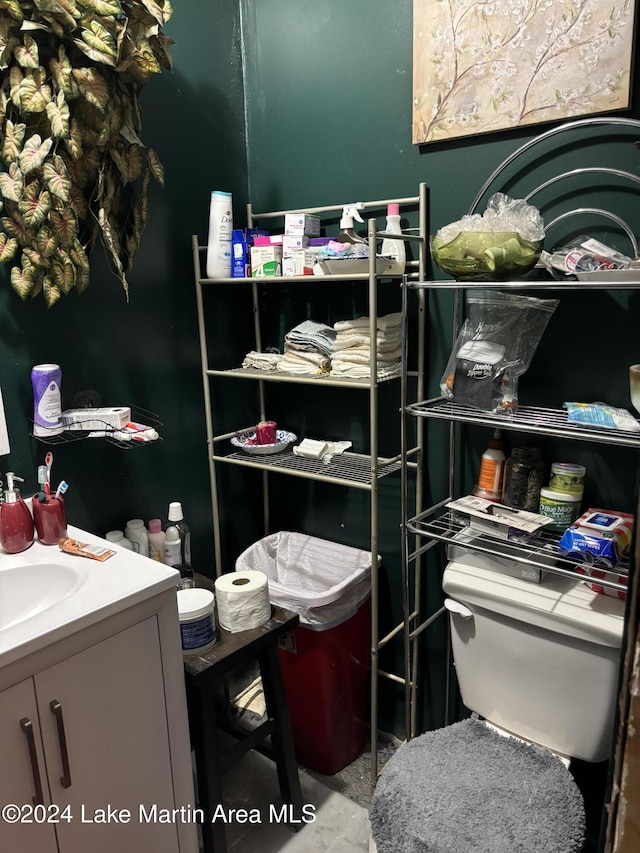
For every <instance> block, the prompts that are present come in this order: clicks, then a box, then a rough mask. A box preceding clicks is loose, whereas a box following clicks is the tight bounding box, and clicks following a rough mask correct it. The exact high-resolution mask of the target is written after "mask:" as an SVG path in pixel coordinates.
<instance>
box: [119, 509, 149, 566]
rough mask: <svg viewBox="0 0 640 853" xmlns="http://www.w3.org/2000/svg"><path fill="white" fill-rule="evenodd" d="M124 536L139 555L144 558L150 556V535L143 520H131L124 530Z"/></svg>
mask: <svg viewBox="0 0 640 853" xmlns="http://www.w3.org/2000/svg"><path fill="white" fill-rule="evenodd" d="M124 535H125V536H126V537H127V539H128V540H129V542H131V544H132V545H133V550H134V551H135V552H136V553H137V554H142V556H143V557H148V556H149V535H148V533H147V528H146V527H145V526H144V521H143V520H142V519H141V518H130V519H129V521H127V526H126V527H125V529H124Z"/></svg>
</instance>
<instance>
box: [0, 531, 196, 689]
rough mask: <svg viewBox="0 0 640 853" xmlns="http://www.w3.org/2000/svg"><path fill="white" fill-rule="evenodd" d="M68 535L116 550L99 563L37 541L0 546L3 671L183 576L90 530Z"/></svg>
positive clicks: (0, 666)
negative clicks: (8, 549)
mask: <svg viewBox="0 0 640 853" xmlns="http://www.w3.org/2000/svg"><path fill="white" fill-rule="evenodd" d="M69 536H71V537H73V538H74V539H78V540H79V541H80V542H85V543H88V544H91V545H99V546H101V547H103V548H104V547H106V548H110V550H113V551H114V552H115V553H114V554H113V556H112V557H110V558H109V559H108V560H106V561H104V562H99V561H97V560H90V559H87V558H86V557H79V556H76V555H74V554H67V553H65V552H63V551H61V550H60V549H59V548H58V547H57V546H55V545H42V543H40V542H38V541H36V542H34V543H33V545H32V546H31V547H30V548H28V549H27V550H26V551H23V552H22V553H20V554H6V553H4V552H3V551H2V550H1V549H0V673H1V671H2V669H3V667H5V666H7V665H8V664H11V663H13V662H15V661H17V660H19V659H21V658H24V657H26V656H27V655H28V654H30V653H32V652H35V651H38V650H40V649H45V648H48V647H49V646H50V645H51V644H52V643H55V642H57V641H58V640H62V639H64V638H65V637H67V636H69V635H71V634H73V633H75V632H76V631H79V630H82V629H83V628H85V627H88V626H90V625H94V624H96V623H97V622H99V621H100V620H102V619H105V618H107V617H108V616H112V615H114V614H116V613H119V612H121V611H123V610H126V609H127V608H128V607H131V606H133V605H135V604H137V603H139V602H142V601H146V600H147V599H149V598H150V597H151V596H152V595H153V594H155V593H158V592H161V591H164V590H166V589H175V587H176V578H177V577H179V575H178V573H177V572H176V570H175V569H171V568H169V566H165V565H163V564H162V563H158V562H156V561H155V560H150V559H149V558H148V557H141V556H140V555H139V554H134V553H133V552H132V551H125V550H124V549H119V548H117V547H116V548H113V549H111V547H110V546H111V543H109V542H106V541H105V540H104V539H100V538H99V537H97V536H94V535H93V534H92V533H89V532H88V531H86V530H80V529H78V528H74V527H71V526H70V527H69ZM176 606H177V605H176Z"/></svg>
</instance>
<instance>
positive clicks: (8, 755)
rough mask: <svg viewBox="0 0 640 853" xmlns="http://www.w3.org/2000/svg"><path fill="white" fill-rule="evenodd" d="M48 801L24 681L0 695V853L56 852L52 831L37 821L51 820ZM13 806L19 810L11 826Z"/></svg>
mask: <svg viewBox="0 0 640 853" xmlns="http://www.w3.org/2000/svg"><path fill="white" fill-rule="evenodd" d="M36 802H39V806H38V808H35V803H36ZM50 802H51V800H50V797H49V786H48V784H47V779H46V768H45V763H44V756H43V753H42V741H41V738H40V729H39V723H38V709H37V706H36V697H35V692H34V689H33V680H32V679H31V678H28V679H27V680H26V681H21V682H20V683H19V684H15V685H14V686H13V687H9V688H8V689H7V690H3V691H2V693H0V808H2V809H3V811H2V816H1V817H0V850H6V851H9V850H11V851H12V853H36V851H37V853H57V851H58V847H57V844H56V836H55V826H54V825H53V824H49V823H46V822H42V821H43V818H46V817H47V816H49V817H50V818H51V817H54V815H53V813H52V811H48V809H49V804H50ZM13 806H15V807H18V808H19V810H20V811H19V812H18V813H19V814H20V819H19V820H17V821H16V822H12V821H14V820H15V817H16V809H15V808H13ZM32 809H33V811H32Z"/></svg>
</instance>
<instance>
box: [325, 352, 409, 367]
mask: <svg viewBox="0 0 640 853" xmlns="http://www.w3.org/2000/svg"><path fill="white" fill-rule="evenodd" d="M399 361H400V351H399V350H394V352H392V353H380V354H379V355H378V356H377V362H378V364H395V363H396V362H399ZM370 363H371V353H370V352H369V350H368V349H360V347H351V348H350V349H346V350H341V351H340V352H337V353H336V354H335V355H334V356H333V358H332V359H331V366H332V367H333V365H334V364H370Z"/></svg>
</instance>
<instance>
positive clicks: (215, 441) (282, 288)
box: [192, 184, 427, 779]
mask: <svg viewBox="0 0 640 853" xmlns="http://www.w3.org/2000/svg"><path fill="white" fill-rule="evenodd" d="M390 203H397V204H398V205H399V207H400V213H401V215H402V216H403V217H406V215H407V213H408V212H411V215H412V216H414V217H415V215H416V211H417V218H418V226H417V228H416V227H414V228H412V229H411V230H408V231H405V232H404V234H403V236H402V238H401V237H399V235H396V234H394V235H391V234H388V235H387V234H386V233H385V232H384V231H380V230H378V229H377V225H376V219H369V220H368V221H367V225H368V228H367V233H368V242H369V263H368V271H363V272H358V273H355V274H351V273H349V274H343V275H335V274H331V275H324V276H291V277H289V276H286V277H285V276H278V277H256V278H225V279H207V278H205V277H204V272H203V269H204V266H205V265H204V263H203V260H204V257H205V255H206V246H202V245H199V244H198V239H197V237H195V236H194V237H193V241H192V248H193V262H194V270H195V285H196V299H197V308H198V322H199V331H200V347H201V362H202V382H203V394H204V403H205V418H206V428H207V443H208V461H209V476H210V484H211V498H212V508H213V530H214V546H215V560H216V572H217V574H221V573H222V572H223V571H230V570H232V569H233V563H232V562H231V563H229V562H227V564H226V565H224V564H223V563H224V557H223V548H222V536H223V529H224V528H223V525H221V514H222V513H221V510H222V508H224V507H227V508H228V507H229V506H230V502H229V500H228V497H229V495H228V494H227V493H225V491H224V489H223V488H221V485H220V484H221V482H222V477H221V476H220V466H229V465H230V466H234V467H236V470H237V469H238V468H240V469H244V471H247V472H248V470H249V469H252V470H253V471H254V472H256V471H258V472H262V495H261V503H262V508H263V529H264V535H267V534H268V533H271V532H274V531H273V529H272V527H271V521H270V501H271V502H272V501H273V494H272V491H273V486H271V487H270V483H272V482H273V481H272V480H270V478H271V477H272V475H277V474H280V475H285V476H287V477H296V478H302V479H305V480H312V481H313V480H315V481H318V482H322V483H329V484H333V485H335V486H337V487H341V488H348V489H357V490H360V491H365V492H367V493H368V495H369V497H370V509H369V519H370V529H369V533H370V536H369V543H368V545H369V547H370V551H371V553H372V554H373V555H376V554H378V553H379V527H380V523H379V484H380V481H381V480H382V479H383V478H385V477H388V476H389V475H393V474H396V475H397V474H398V472H399V470H400V456H399V453H398V451H399V445H400V427H399V418H398V415H397V399H398V398H397V397H396V403H395V406H394V411H393V413H389V412H387V411H380V406H379V396H380V390H381V386H382V385H384V384H388V383H389V382H393V383H395V385H396V389H397V387H398V383H399V379H398V378H397V377H396V378H395V379H392V380H389V379H386V380H381V379H379V378H377V371H376V364H377V351H376V334H375V332H376V322H377V318H378V316H379V315H380V313H381V312H380V311H379V301H380V296H381V294H383V295H384V296H387V295H389V294H390V295H391V298H392V301H393V303H394V304H395V308H394V309H392V310H393V311H396V312H397V311H398V310H399V302H400V299H399V296H400V294H399V281H400V278H399V277H397V276H396V277H395V278H393V277H390V276H389V275H388V274H387V275H385V274H380V272H379V271H378V270H377V269H376V265H375V262H374V259H375V256H376V251H379V243H380V241H381V240H382V239H383V238H384V237H385V236H388V237H393V239H404V240H405V241H406V242H407V246H412V247H413V256H414V259H413V260H410V261H408V262H407V266H406V275H407V277H408V278H412V279H417V280H421V279H423V278H424V276H425V253H426V234H427V227H426V219H425V211H426V186H425V185H424V184H421V185H420V190H419V195H418V196H415V197H409V198H391V199H383V200H379V201H370V202H365V203H364V206H363V211H362V213H363V216H364V217H366V216H367V213H371V212H378V213H380V214H381V215H382V219H383V221H384V215H385V214H386V208H387V205H388V204H390ZM344 206H345V204H344V203H343V204H339V205H332V206H326V207H314V208H307V207H305V208H296V209H294V210H281V211H269V212H265V213H257V212H255V211H254V210H253V208H252V206H251V205H249V206H248V211H247V224H248V226H249V227H252V228H257V227H260V228H267V229H269V230H270V231H271V232H272V233H279V231H278V229H280V232H281V231H282V229H283V224H284V217H285V215H286V214H288V213H298V212H301V211H304V212H306V213H309V214H313V215H317V216H320V217H321V218H323V219H326V220H327V221H330V222H332V223H333V224H332V225H331V226H329V227H327V228H326V230H327V233H337V221H338V220H339V218H340V211H341V210H342V209H343V207H344ZM323 224H324V223H323ZM224 288H227V293H228V289H229V288H235V292H236V294H238V291H239V289H244V292H245V293H246V291H247V290H248V291H249V293H250V297H249V293H247V297H248V298H246V300H245V306H246V307H247V308H248V309H249V310H252V311H253V335H248V336H247V340H246V341H245V348H244V349H243V350H242V352H240V351H238V353H237V355H236V358H237V361H236V363H235V364H227V365H225V364H224V363H221V361H223V359H224V354H223V355H222V358H221V352H222V353H224V352H225V350H229V349H230V346H229V341H228V339H229V337H230V336H231V335H232V334H233V331H234V328H235V327H234V326H233V325H232V324H231V323H230V320H229V318H227V321H226V328H223V324H221V323H220V320H219V318H218V321H217V322H218V326H217V328H218V332H219V334H223V335H224V337H225V338H226V339H227V340H225V341H223V340H221V339H220V337H216V332H215V325H214V321H215V320H216V318H217V314H218V311H217V309H218V306H219V304H220V301H219V300H220V299H221V297H220V298H219V300H216V298H215V294H216V293H220V291H221V289H224ZM382 289H384V292H383V290H382ZM294 291H295V294H294ZM356 291H357V292H356ZM301 292H303V293H305V294H307V305H306V306H305V307H304V309H303V310H304V311H308V312H309V313H301V314H298V315H297V317H296V319H295V320H293V323H292V325H286V324H287V322H289V321H288V320H286V319H285V313H284V307H283V306H285V305H287V304H288V302H289V301H291V300H292V299H293V298H296V297H297V295H298V294H300V293H301ZM345 293H347V294H353V301H352V302H349V300H348V299H347V300H346V301H347V303H348V305H349V308H348V310H349V311H351V312H352V311H353V310H354V307H353V306H354V304H356V302H358V303H359V304H361V305H366V313H367V315H368V316H369V319H370V325H369V332H370V341H371V345H370V357H369V364H370V365H371V373H372V378H371V379H361V378H348V377H343V378H341V377H336V376H331V375H329V374H324V375H297V374H293V373H287V372H284V371H280V370H260V369H256V368H243V367H241V366H239V362H240V361H241V360H242V357H243V355H244V354H245V353H246V352H248V351H249V350H251V349H254V350H256V351H257V352H260V353H262V352H264V351H265V349H266V347H267V346H269V344H271V343H274V342H275V341H274V339H271V340H269V339H268V338H267V337H266V334H265V326H266V325H267V322H269V323H270V324H271V325H273V323H274V322H275V323H276V324H277V323H279V329H280V333H279V337H278V341H277V343H278V345H279V347H280V348H281V347H282V339H283V337H284V334H285V333H286V332H287V331H289V329H290V328H292V327H293V325H297V324H298V323H301V322H302V321H304V320H306V319H312V320H314V321H316V322H322V323H326V324H327V325H332V324H333V323H334V322H335V321H337V320H343V319H351V317H352V316H354V315H353V314H348V315H347V314H346V313H345V314H338V315H337V316H336V311H337V310H338V309H337V307H336V306H337V305H343V304H344V302H345V296H344V294H345ZM275 294H277V298H276V297H275ZM292 294H293V295H292ZM268 297H271V299H269V298H268ZM362 297H366V300H363V299H362ZM265 305H267V309H265ZM276 306H277V307H276ZM269 309H270V310H271V315H270V316H267V312H268V310H269ZM274 313H277V314H279V316H278V317H276V318H274V317H273V316H272V315H273V314H274ZM361 313H364V311H362V312H361ZM385 313H386V312H385ZM389 313H391V312H389ZM355 316H358V315H357V314H356V315H355ZM423 317H424V315H423V314H422V315H421V317H420V322H422V320H423ZM236 321H237V318H236ZM212 328H213V330H212ZM421 328H422V329H423V326H421ZM421 334H422V333H421ZM239 382H240V383H241V384H242V398H241V399H242V400H243V402H245V401H247V400H252V401H253V408H252V409H251V408H250V407H247V408H248V410H249V411H251V412H253V415H250V417H252V420H251V421H249V423H241V424H238V423H237V422H236V424H235V426H234V425H233V424H232V423H228V422H226V423H225V415H226V411H225V408H226V407H225V405H224V399H225V394H231V393H232V391H233V390H235V387H236V386H238V383H239ZM276 384H277V385H278V386H281V387H283V388H286V389H287V398H288V399H290V400H291V404H290V406H287V409H289V408H290V409H291V411H292V412H295V411H296V407H298V409H299V408H300V404H299V403H296V392H297V389H300V388H301V386H302V385H306V386H308V387H312V388H313V391H314V396H315V398H316V399H317V400H318V401H320V400H321V401H322V407H320V406H319V405H318V406H316V410H317V411H318V410H319V411H320V415H321V416H320V417H319V418H318V420H317V423H314V432H313V433H310V434H308V435H306V436H305V435H299V436H298V438H297V442H299V441H301V440H302V439H303V438H305V437H307V438H313V439H324V440H329V439H330V440H336V439H338V438H339V439H345V440H349V439H352V438H354V445H357V444H362V445H363V448H364V452H362V448H359V447H357V448H354V451H351V450H349V451H347V452H345V453H343V454H342V455H339V456H334V458H333V460H332V461H331V463H330V464H325V463H324V462H323V461H322V460H317V459H310V458H304V457H301V456H297V455H295V454H294V453H293V448H292V447H291V446H289V447H288V448H286V450H284V451H282V452H278V453H274V454H273V455H253V454H251V455H250V454H249V453H246V452H244V451H243V450H242V449H239V450H235V449H234V447H232V446H231V441H230V440H231V439H232V438H233V437H235V436H239V435H242V434H243V433H247V432H250V431H251V430H252V428H253V427H254V425H255V424H256V423H257V422H258V421H261V420H266V419H268V418H269V419H273V418H275V419H276V420H279V419H278V417H277V415H274V409H273V408H272V403H271V401H272V399H273V394H272V391H273V390H274V385H276ZM230 388H231V390H230ZM338 389H347V391H349V392H350V394H351V396H350V397H345V395H344V393H342V394H341V395H340V396H339V390H338ZM364 396H366V397H367V398H368V400H367V403H368V405H367V410H368V418H367V419H366V422H365V423H358V425H357V431H358V438H355V437H354V436H352V435H339V436H334V435H327V434H326V433H325V432H324V431H325V430H326V429H327V426H326V421H327V417H328V416H329V415H330V413H331V410H332V408H335V407H336V406H337V407H340V406H342V405H344V404H345V401H346V406H347V408H348V409H349V410H351V408H352V407H354V408H355V398H356V397H359V401H361V400H362V399H363V397H364ZM239 399H240V398H239V397H238V396H235V397H234V400H235V401H236V403H237V402H238V400H239ZM359 401H358V402H359ZM236 407H237V406H236V405H234V407H233V408H236ZM323 414H324V421H323V419H322V415H323ZM305 417H306V413H302V414H301V415H300V418H301V419H304V418H305ZM391 417H394V418H395V419H396V420H395V423H396V427H395V449H394V453H393V455H391V456H382V454H380V453H379V444H380V441H379V439H380V425H381V423H382V422H383V421H384V422H385V423H386V422H388V421H389V420H390V419H391ZM227 420H228V419H227ZM278 427H279V428H281V429H287V430H288V429H293V430H294V431H295V430H296V424H295V422H292V423H280V422H278ZM358 439H359V440H358ZM297 442H296V443H297ZM356 449H357V451H358V452H355V450H356ZM254 488H255V487H254ZM280 494H282V492H280ZM232 502H233V503H234V504H235V503H237V497H236V500H235V501H232ZM236 556H237V555H236ZM228 559H229V558H228V557H227V560H228ZM372 563H373V566H372V578H371V588H372V595H371V608H372V646H371V647H372V655H371V669H372V717H371V721H370V722H371V731H372V738H373V739H374V743H373V744H372V761H373V770H372V776H373V778H374V779H375V777H376V775H377V773H376V754H377V748H376V747H377V740H376V737H377V736H376V734H375V733H376V732H377V698H376V697H377V690H378V688H377V685H378V677H379V675H383V673H381V672H379V670H378V651H379V649H380V648H381V647H382V646H383V645H384V644H385V643H386V642H388V641H389V640H390V639H392V638H393V637H398V636H399V635H400V629H401V625H399V626H396V630H394V631H393V632H392V634H391V636H388V637H386V638H381V637H380V636H379V633H380V631H379V620H378V613H379V601H378V566H377V561H376V559H375V557H374V559H373V561H372ZM384 675H388V673H384ZM391 677H392V678H395V679H396V680H398V677H397V676H394V675H392V676H391Z"/></svg>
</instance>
